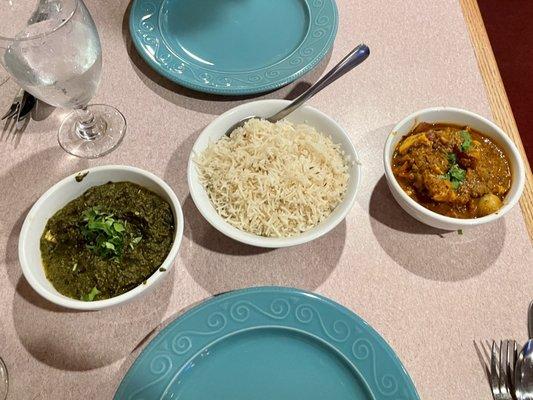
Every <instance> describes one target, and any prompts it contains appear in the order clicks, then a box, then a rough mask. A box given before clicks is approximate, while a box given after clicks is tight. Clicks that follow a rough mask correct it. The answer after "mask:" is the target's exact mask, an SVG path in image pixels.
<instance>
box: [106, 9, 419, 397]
mask: <svg viewBox="0 0 533 400" xmlns="http://www.w3.org/2000/svg"><path fill="white" fill-rule="evenodd" d="M228 1H229V0H228ZM115 399H116V400H119V399H120V400H123V399H128V400H140V399H165V400H170V399H180V400H214V399H216V400H252V399H253V400H295V399H305V400H315V399H316V400H324V399H335V400H386V399H394V400H400V399H403V400H407V399H409V400H418V399H419V397H418V395H417V393H416V390H415V388H414V386H413V383H412V382H411V379H410V378H409V376H408V375H407V373H406V372H405V370H404V368H403V367H402V364H401V363H400V361H399V360H398V358H397V357H396V355H395V354H394V352H393V351H392V349H391V348H390V347H389V346H388V345H387V343H385V341H384V340H383V339H382V338H381V336H379V334H378V333H376V331H374V330H373V329H372V328H371V327H370V326H369V325H368V324H367V323H365V322H364V321H363V320H362V319H361V318H359V317H358V316H357V315H355V314H354V313H352V312H351V311H349V310H347V309H346V308H344V307H342V306H341V305H339V304H337V303H334V302H333V301H331V300H328V299H326V298H324V297H321V296H318V295H315V294H311V293H306V292H302V291H300V290H296V289H289V288H277V287H260V288H252V289H245V290H239V291H235V292H230V293H227V294H224V295H221V296H218V297H215V298H214V299H211V300H209V301H206V302H204V303H202V304H200V305H199V306H197V307H195V308H193V309H192V310H190V311H188V312H187V313H185V314H184V315H183V316H181V317H180V318H178V319H176V320H175V321H173V322H172V323H171V324H170V325H168V326H167V327H166V328H165V329H163V330H162V331H161V332H160V333H159V334H158V335H157V336H156V337H155V338H154V339H153V340H152V341H151V342H150V344H148V346H147V347H146V348H145V349H144V351H143V352H142V353H141V355H140V356H139V358H138V359H137V360H136V361H135V363H134V364H133V366H132V367H131V368H130V370H129V371H128V373H127V374H126V376H125V378H124V380H123V381H122V383H121V384H120V386H119V388H118V390H117V392H116V394H115Z"/></svg>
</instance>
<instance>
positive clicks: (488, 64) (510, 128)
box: [460, 0, 533, 241]
mask: <svg viewBox="0 0 533 400" xmlns="http://www.w3.org/2000/svg"><path fill="white" fill-rule="evenodd" d="M460 2H461V7H462V9H463V15H464V18H465V21H466V25H467V26H468V30H469V31H470V39H471V41H472V45H473V46H474V51H475V54H476V59H477V63H478V66H479V70H480V72H481V76H482V77H483V81H484V82H485V89H486V90H487V96H488V98H489V103H490V108H491V111H492V116H493V118H494V121H495V122H496V123H497V124H498V125H499V126H500V127H501V128H502V129H503V130H504V131H505V132H507V134H508V135H509V136H510V137H511V139H512V140H513V142H514V143H515V144H516V146H517V147H518V151H519V152H520V154H521V155H522V159H523V160H524V164H525V167H526V184H525V188H524V194H523V195H522V198H521V199H520V207H521V208H522V213H523V214H524V219H525V222H526V226H527V230H528V232H529V238H530V239H531V241H533V175H532V174H531V168H530V166H529V162H528V159H527V156H526V152H525V150H524V145H523V144H522V139H521V138H520V133H519V132H518V127H517V125H516V121H515V119H514V115H513V111H512V109H511V105H510V104H509V99H508V98H507V93H506V92H505V87H504V86H503V81H502V78H501V75H500V71H499V69H498V64H497V63H496V59H495V58H494V53H493V51H492V47H491V44H490V41H489V37H488V35H487V31H486V29H485V24H484V23H483V19H482V17H481V12H480V10H479V6H478V3H477V0H460Z"/></svg>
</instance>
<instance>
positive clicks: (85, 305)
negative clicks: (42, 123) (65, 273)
mask: <svg viewBox="0 0 533 400" xmlns="http://www.w3.org/2000/svg"><path fill="white" fill-rule="evenodd" d="M105 170H122V171H128V172H133V173H137V174H140V175H143V176H145V177H147V178H149V179H151V180H153V181H154V182H155V183H156V184H157V185H158V186H160V187H161V188H162V189H163V190H164V191H165V193H166V194H167V195H168V196H169V198H170V200H171V203H172V205H173V207H174V208H175V211H176V214H177V215H176V217H177V221H176V224H175V232H174V241H173V243H172V247H171V248H170V251H169V253H168V255H167V257H166V258H165V260H164V261H163V263H162V264H161V266H160V268H161V267H162V268H165V271H164V272H161V271H159V269H158V270H156V271H155V272H154V273H153V274H152V275H151V276H150V277H149V278H148V279H147V280H146V284H140V285H139V286H137V287H135V288H133V289H131V290H129V291H127V292H126V293H123V294H121V295H118V296H115V297H111V298H109V299H104V300H95V301H90V302H88V301H82V300H77V299H71V298H68V297H66V296H63V295H59V294H52V293H50V292H49V291H48V290H45V289H44V288H43V287H42V286H41V284H40V283H39V281H38V280H37V279H35V278H34V275H33V272H32V268H31V267H30V266H29V262H28V261H27V259H26V254H25V252H24V247H25V246H24V242H25V240H26V237H27V235H28V232H29V230H30V229H31V220H32V219H33V215H34V214H35V213H36V212H37V210H38V209H39V208H40V207H41V206H42V205H43V204H44V203H45V202H46V201H47V200H48V198H49V197H50V196H51V195H52V193H55V192H56V191H57V190H59V189H61V188H62V187H64V186H66V185H69V184H72V181H73V179H74V178H75V177H76V176H77V175H79V174H80V173H81V174H83V173H91V172H98V171H105ZM65 204H66V203H65ZM65 204H64V205H65ZM64 205H63V206H64ZM183 226H184V220H183V212H182V209H181V205H180V203H179V201H178V198H177V196H176V194H175V193H174V191H173V190H172V188H171V187H170V186H169V185H168V184H167V183H166V182H165V181H163V180H162V179H161V178H159V177H158V176H157V175H155V174H153V173H151V172H148V171H145V170H143V169H141V168H137V167H132V166H128V165H102V166H97V167H91V168H87V169H84V170H81V171H78V172H75V173H73V174H71V175H69V176H67V177H66V178H64V179H62V180H60V181H59V182H57V183H56V184H54V185H53V186H52V187H50V188H49V189H48V190H47V191H46V192H44V193H43V194H42V195H41V197H39V199H38V200H37V201H36V202H35V203H34V204H33V206H32V207H31V209H30V211H29V212H28V214H27V215H26V218H25V219H24V223H23V224H22V229H21V230H20V236H19V241H18V255H19V262H20V265H21V268H22V273H23V274H24V277H25V278H26V280H27V281H28V283H29V284H30V286H31V287H32V288H33V289H34V290H35V291H36V292H37V293H39V294H40V295H41V296H42V297H44V298H45V299H46V300H48V301H50V302H52V303H54V304H57V305H60V306H62V307H66V308H71V309H76V310H86V311H88V310H101V309H104V308H108V307H113V306H116V305H119V304H121V303H125V302H127V301H129V300H131V299H133V298H134V297H137V296H138V295H140V294H141V293H142V292H143V291H144V290H146V289H147V288H149V287H150V285H151V284H155V283H156V282H157V281H159V279H161V278H162V277H163V274H164V273H166V272H167V271H169V270H170V269H171V267H172V266H173V265H174V260H175V258H176V256H177V254H178V250H179V247H180V244H181V240H182V238H183ZM40 267H41V268H42V264H41V265H40ZM58 293H59V292H58Z"/></svg>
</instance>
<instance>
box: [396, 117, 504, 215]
mask: <svg viewBox="0 0 533 400" xmlns="http://www.w3.org/2000/svg"><path fill="white" fill-rule="evenodd" d="M392 171H393V173H394V176H395V177H396V180H397V181H398V183H399V184H400V186H401V187H402V189H403V190H404V191H405V192H406V193H407V194H408V195H409V196H410V197H411V198H412V199H413V200H415V201H416V202H417V203H419V204H421V205H422V206H424V207H426V208H428V209H429V210H432V211H434V212H437V213H439V214H442V215H446V216H448V217H453V218H478V217H482V216H485V215H488V214H492V213H494V212H497V211H498V210H499V209H500V208H501V206H502V205H503V200H504V198H505V196H506V195H507V193H508V192H509V189H510V187H511V181H512V177H511V169H510V166H509V160H508V158H507V156H506V155H505V153H504V152H503V151H502V150H501V149H500V148H499V147H498V145H497V144H496V143H494V142H493V141H492V140H491V139H489V138H488V137H486V136H484V135H482V134H481V133H479V132H477V131H475V130H474V129H472V128H470V127H461V126H456V125H451V124H428V123H420V124H418V125H417V126H416V127H415V128H414V129H413V130H412V131H411V132H409V134H407V135H405V136H404V137H403V138H402V139H401V140H400V142H399V143H398V144H397V146H396V149H395V151H394V155H393V158H392Z"/></svg>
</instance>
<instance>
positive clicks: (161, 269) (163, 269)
mask: <svg viewBox="0 0 533 400" xmlns="http://www.w3.org/2000/svg"><path fill="white" fill-rule="evenodd" d="M166 270H167V269H166V268H163V267H161V268H159V272H165V271H166Z"/></svg>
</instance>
